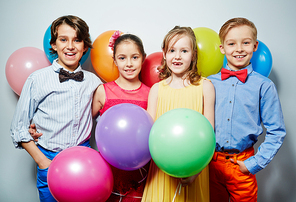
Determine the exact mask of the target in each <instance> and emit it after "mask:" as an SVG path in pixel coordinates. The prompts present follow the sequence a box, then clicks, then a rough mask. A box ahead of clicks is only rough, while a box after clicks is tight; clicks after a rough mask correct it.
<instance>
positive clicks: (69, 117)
mask: <svg viewBox="0 0 296 202" xmlns="http://www.w3.org/2000/svg"><path fill="white" fill-rule="evenodd" d="M61 68H62V66H60V65H59V64H58V63H57V62H56V60H55V61H54V62H53V64H52V65H51V66H49V67H46V68H43V69H40V70H37V71H35V72H34V73H32V74H31V75H30V76H29V77H28V79H27V81H26V83H25V84H24V86H23V89H22V93H21V95H20V98H19V101H18V104H17V107H16V110H15V114H14V117H13V120H12V123H11V128H10V132H11V137H12V140H13V143H14V145H15V147H16V148H22V147H21V145H20V144H19V143H21V142H29V141H31V140H33V139H32V137H31V135H30V134H29V132H28V129H29V126H30V123H31V122H32V123H35V125H36V128H37V131H38V132H39V133H43V135H42V136H41V137H40V138H39V139H38V144H39V145H40V146H42V147H43V148H45V149H47V150H50V151H54V152H59V151H62V150H64V149H66V148H69V147H72V146H77V145H79V144H81V143H83V142H85V141H86V140H88V139H89V138H90V134H91V130H92V113H91V103H92V99H93V93H94V91H95V89H96V88H97V87H98V85H99V84H101V83H102V82H101V81H100V79H99V78H98V77H97V76H96V75H95V74H93V73H91V72H88V71H85V70H82V69H81V66H79V67H78V68H77V69H76V70H75V72H77V71H83V73H84V79H83V81H81V82H79V81H75V80H72V79H70V80H68V81H65V82H63V83H60V82H59V71H60V69H61Z"/></svg>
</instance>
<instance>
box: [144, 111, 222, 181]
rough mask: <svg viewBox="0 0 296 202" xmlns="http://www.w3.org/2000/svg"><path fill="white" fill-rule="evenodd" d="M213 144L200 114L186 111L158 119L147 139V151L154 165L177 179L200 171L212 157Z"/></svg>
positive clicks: (214, 141) (207, 123) (213, 138)
mask: <svg viewBox="0 0 296 202" xmlns="http://www.w3.org/2000/svg"><path fill="white" fill-rule="evenodd" d="M215 144H216V138H215V134H214V130H213V127H212V125H211V124H210V122H209V121H208V120H207V119H206V118H205V117H204V116H203V115H202V114H201V113H199V112H197V111H195V110H191V109H185V108H178V109H173V110H170V111H168V112H166V113H164V114H163V115H161V116H160V117H159V118H158V119H157V120H156V121H155V123H154V124H153V126H152V128H151V131H150V135H149V150H150V154H151V157H152V159H153V161H154V162H155V164H156V165H157V166H158V167H159V168H160V169H161V170H162V171H163V172H165V173H166V174H168V175H170V176H173V177H178V178H185V177H189V176H193V175H195V174H197V173H199V172H200V171H202V170H203V169H204V168H205V167H206V166H207V165H208V164H209V162H210V161H211V159H212V157H213V154H214V151H215Z"/></svg>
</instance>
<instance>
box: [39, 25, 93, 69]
mask: <svg viewBox="0 0 296 202" xmlns="http://www.w3.org/2000/svg"><path fill="white" fill-rule="evenodd" d="M50 29H51V25H50V26H49V27H48V28H47V30H46V32H45V34H44V37H43V50H44V52H45V55H46V57H47V59H48V60H49V62H50V63H51V64H52V63H53V61H54V60H55V59H57V58H58V55H56V54H55V55H53V54H51V53H50V48H51V45H50V40H51V33H50V32H51V30H50ZM89 54H90V48H89V49H88V50H87V52H86V53H85V54H84V55H83V56H82V58H81V60H80V64H83V63H84V62H85V61H86V60H87V58H88V57H89Z"/></svg>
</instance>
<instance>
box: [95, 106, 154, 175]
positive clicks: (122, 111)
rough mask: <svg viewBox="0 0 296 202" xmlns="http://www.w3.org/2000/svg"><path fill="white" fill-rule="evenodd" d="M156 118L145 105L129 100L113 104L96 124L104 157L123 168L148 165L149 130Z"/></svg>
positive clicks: (97, 138) (98, 139)
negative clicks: (130, 102) (135, 103)
mask: <svg viewBox="0 0 296 202" xmlns="http://www.w3.org/2000/svg"><path fill="white" fill-rule="evenodd" d="M152 125H153V119H152V118H151V116H150V115H149V114H148V112H147V111H146V110H144V109H143V108H141V107H139V106H137V105H134V104H129V103H124V104H118V105H115V106H113V107H111V108H109V109H108V110H107V111H106V112H105V113H104V114H103V115H102V116H101V117H100V118H99V121H98V123H97V126H96V132H95V137H96V143H97V147H98V149H99V151H100V153H101V154H102V156H103V157H104V159H105V160H106V161H107V162H108V163H110V164H111V165H113V166H114V167H116V168H119V169H121V170H128V171H131V170H137V169H139V168H141V167H143V166H144V165H146V164H147V163H148V162H149V161H150V159H151V155H150V152H149V133H150V129H151V127H152Z"/></svg>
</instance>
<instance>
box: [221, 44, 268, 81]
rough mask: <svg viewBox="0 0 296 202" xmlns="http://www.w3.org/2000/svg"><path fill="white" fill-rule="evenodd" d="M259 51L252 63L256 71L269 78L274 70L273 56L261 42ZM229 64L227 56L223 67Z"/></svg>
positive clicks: (255, 53) (254, 55)
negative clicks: (272, 69)
mask: <svg viewBox="0 0 296 202" xmlns="http://www.w3.org/2000/svg"><path fill="white" fill-rule="evenodd" d="M258 42H259V44H258V49H257V51H256V52H254V53H253V57H252V58H251V63H252V67H253V69H254V71H256V72H258V73H260V74H262V75H263V76H266V77H268V76H269V74H270V72H271V68H272V55H271V52H270V50H269V49H268V47H267V46H266V45H265V44H264V43H263V42H262V41H259V40H258ZM226 64H227V59H226V56H224V60H223V67H225V66H226Z"/></svg>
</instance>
